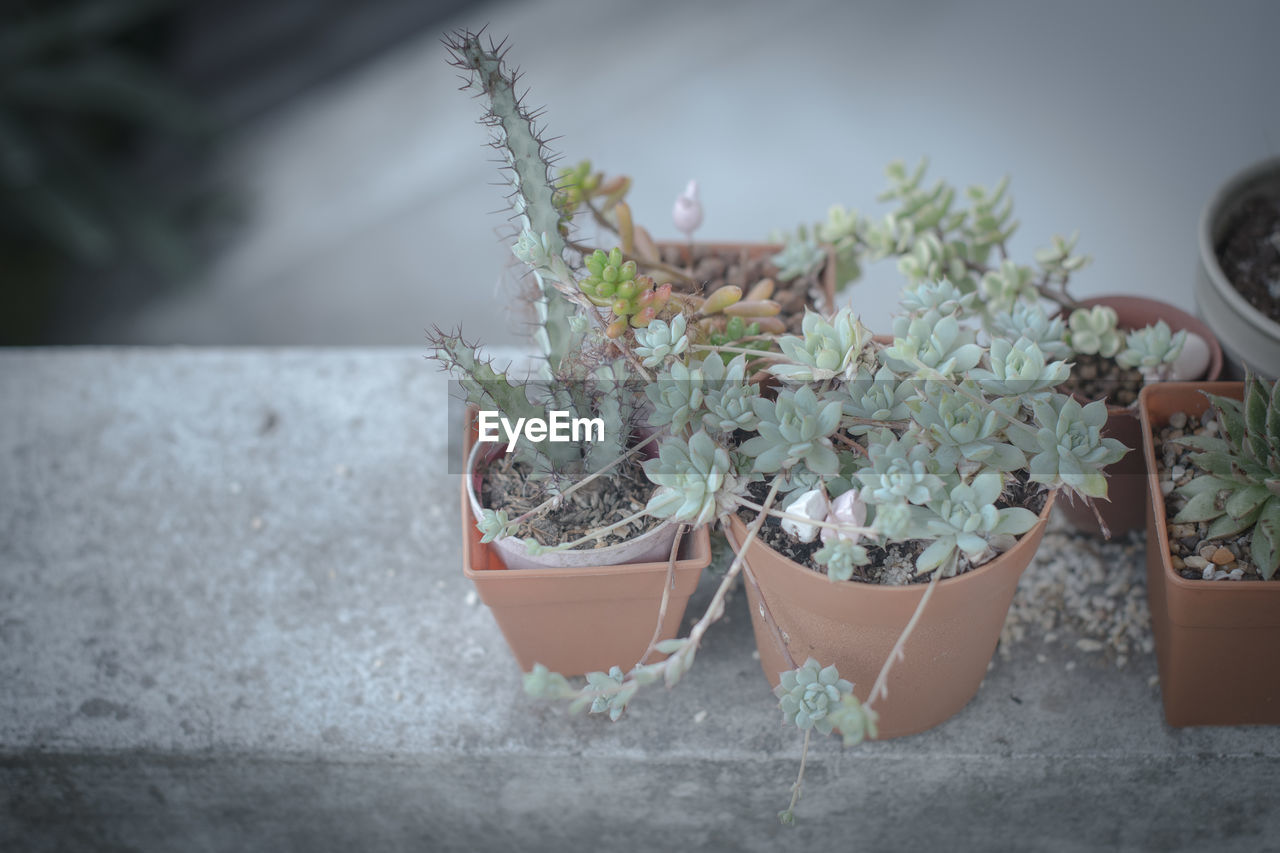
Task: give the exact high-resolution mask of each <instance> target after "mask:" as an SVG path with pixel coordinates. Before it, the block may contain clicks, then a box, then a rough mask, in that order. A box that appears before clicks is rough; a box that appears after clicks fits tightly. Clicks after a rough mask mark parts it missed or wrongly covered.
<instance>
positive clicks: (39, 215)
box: [0, 0, 206, 343]
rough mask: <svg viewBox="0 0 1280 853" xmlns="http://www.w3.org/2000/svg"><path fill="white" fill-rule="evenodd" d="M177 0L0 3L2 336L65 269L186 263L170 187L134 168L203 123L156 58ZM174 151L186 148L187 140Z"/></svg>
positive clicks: (44, 300) (161, 268)
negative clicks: (160, 144) (156, 146)
mask: <svg viewBox="0 0 1280 853" xmlns="http://www.w3.org/2000/svg"><path fill="white" fill-rule="evenodd" d="M176 5H177V4H175V3H174V0H16V2H15V0H0V298H2V299H3V302H0V336H2V337H0V340H2V341H3V342H5V343H29V342H33V341H30V340H24V338H29V337H30V333H29V332H28V331H26V329H28V328H29V327H30V326H31V325H32V324H33V323H38V322H39V320H38V317H37V316H36V315H38V313H39V312H40V311H41V310H43V309H44V308H46V307H47V305H48V303H49V302H50V299H51V297H50V294H49V293H48V291H49V289H50V288H51V287H52V282H53V281H56V280H57V279H58V278H59V277H60V276H62V275H64V274H66V272H67V271H68V270H75V269H85V268H91V269H100V268H105V267H107V266H110V265H114V264H118V263H121V262H130V263H133V264H138V265H141V266H143V267H145V268H148V269H149V270H151V271H153V272H154V273H156V274H157V275H161V276H174V275H180V274H181V273H182V272H184V271H186V270H188V269H189V266H190V264H189V248H188V243H187V240H186V239H185V238H184V237H183V235H182V232H181V230H180V229H179V227H178V224H177V221H176V218H175V216H174V211H173V209H172V207H173V205H174V200H173V198H172V197H171V196H172V194H171V193H169V192H167V191H166V189H167V188H165V187H160V186H155V185H151V186H148V185H147V184H148V182H146V181H142V180H139V179H138V174H139V169H137V168H136V167H137V165H138V163H139V160H140V159H141V155H142V154H143V153H145V152H146V151H147V150H148V149H149V147H150V146H151V144H152V143H153V142H154V141H156V140H157V139H161V138H163V139H177V140H181V141H183V142H184V143H190V142H191V141H193V140H195V139H198V138H199V137H200V136H202V135H203V134H204V132H205V130H206V121H205V118H204V116H203V115H202V114H201V111H200V109H199V107H198V105H197V104H196V103H195V102H194V101H193V100H192V99H190V98H189V97H187V96H186V95H185V94H184V93H183V92H182V91H181V90H180V88H179V87H177V86H175V85H174V84H173V83H172V82H171V81H170V80H169V79H168V75H167V73H166V72H165V70H164V68H163V62H162V60H163V58H164V55H165V50H166V47H167V41H168V38H167V37H168V28H169V26H170V25H171V24H172V21H173V15H172V12H173V11H174V10H175V7H176ZM184 153H185V149H184Z"/></svg>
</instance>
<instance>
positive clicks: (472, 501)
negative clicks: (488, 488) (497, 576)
mask: <svg viewBox="0 0 1280 853" xmlns="http://www.w3.org/2000/svg"><path fill="white" fill-rule="evenodd" d="M486 451H488V452H489V453H491V454H493V456H494V457H496V456H498V455H500V454H501V453H502V449H501V447H500V446H498V445H492V446H486V445H483V444H479V443H477V444H476V445H475V446H473V447H472V448H471V452H470V453H469V454H468V455H467V468H466V477H465V482H466V488H467V503H468V505H469V506H470V507H471V516H472V518H473V519H474V520H475V521H479V520H480V514H481V511H482V510H481V506H480V497H479V494H478V491H479V488H480V472H479V471H477V470H476V465H477V464H478V462H479V460H480V456H481V454H482V453H484V452H486ZM678 526H679V525H677V524H676V523H675V522H673V521H671V520H670V519H668V520H666V521H663V522H662V523H660V524H659V525H658V526H657V527H654V528H653V529H651V530H647V531H645V532H644V533H642V534H640V535H639V536H635V537H633V538H631V539H628V540H627V541H625V542H619V543H618V544H616V545H609V546H606V547H604V548H583V549H580V550H579V549H575V550H572V551H553V552H551V553H549V554H539V555H536V556H534V555H531V554H530V553H529V549H528V548H527V547H526V546H525V544H524V540H523V539H521V538H519V537H518V536H504V537H503V538H501V539H495V540H494V541H493V543H492V545H493V548H494V549H495V550H496V551H497V552H498V554H499V556H500V557H501V558H502V562H503V563H505V564H506V566H507V568H508V569H554V568H582V567H584V566H617V565H620V564H622V563H651V562H654V561H658V560H666V559H667V557H668V556H669V555H670V554H671V543H672V542H674V541H675V538H676V530H677V528H678Z"/></svg>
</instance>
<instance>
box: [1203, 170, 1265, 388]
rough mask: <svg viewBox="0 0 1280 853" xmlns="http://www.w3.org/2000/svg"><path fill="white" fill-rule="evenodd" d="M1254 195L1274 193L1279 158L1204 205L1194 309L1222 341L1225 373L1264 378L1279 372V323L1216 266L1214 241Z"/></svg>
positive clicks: (1242, 176)
mask: <svg viewBox="0 0 1280 853" xmlns="http://www.w3.org/2000/svg"><path fill="white" fill-rule="evenodd" d="M1255 195H1267V196H1270V197H1273V198H1274V197H1277V196H1280V157H1273V158H1271V159H1269V160H1265V161H1263V162H1261V163H1257V164H1255V165H1253V166H1250V167H1249V168H1247V169H1245V170H1244V171H1242V172H1240V173H1239V174H1237V175H1236V176H1234V177H1233V178H1232V179H1231V180H1229V181H1228V182H1227V183H1226V184H1225V185H1224V186H1223V187H1222V189H1220V190H1219V191H1218V192H1217V194H1216V195H1214V197H1213V198H1212V199H1211V200H1210V201H1209V203H1208V204H1207V205H1205V208H1204V212H1203V213H1202V214H1201V215H1200V227H1199V233H1198V235H1197V236H1198V240H1199V245H1200V270H1199V275H1198V276H1197V277H1196V307H1197V308H1198V309H1199V310H1200V314H1201V316H1203V317H1204V318H1205V321H1206V322H1207V323H1208V324H1209V326H1210V327H1211V328H1212V329H1213V330H1214V331H1215V332H1217V334H1218V337H1220V338H1221V339H1222V346H1223V348H1224V349H1225V350H1226V351H1227V363H1228V373H1229V375H1231V376H1232V377H1234V378H1237V379H1239V378H1242V377H1243V376H1244V366H1245V365H1246V364H1247V365H1249V366H1250V367H1251V368H1252V369H1253V371H1254V372H1255V373H1258V374H1261V375H1262V376H1265V377H1268V378H1270V379H1275V378H1277V376H1280V323H1277V322H1276V321H1275V320H1272V319H1271V318H1270V317H1267V316H1265V315H1264V314H1263V313H1262V312H1261V311H1259V310H1258V309H1257V308H1254V307H1253V306H1252V305H1250V304H1249V302H1248V301H1247V300H1246V299H1245V298H1244V297H1243V296H1241V295H1240V291H1238V290H1236V289H1235V287H1234V286H1233V285H1232V284H1231V282H1230V281H1229V280H1228V279H1227V276H1226V274H1225V273H1224V272H1223V271H1222V267H1221V266H1220V265H1219V264H1218V252H1217V245H1218V243H1219V241H1220V240H1221V239H1222V237H1223V235H1224V234H1225V232H1226V229H1227V226H1228V225H1229V224H1230V223H1231V221H1232V220H1233V219H1234V218H1235V215H1236V212H1237V211H1238V210H1239V209H1240V206H1241V205H1242V204H1243V203H1244V202H1245V201H1247V200H1248V199H1249V198H1251V197H1252V196H1255Z"/></svg>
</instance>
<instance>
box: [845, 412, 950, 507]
mask: <svg viewBox="0 0 1280 853" xmlns="http://www.w3.org/2000/svg"><path fill="white" fill-rule="evenodd" d="M868 439H869V440H868V442H867V456H868V458H869V459H870V462H871V464H870V465H868V466H866V467H864V468H862V469H861V470H859V471H858V473H857V478H858V480H859V481H860V482H861V483H862V486H863V491H862V494H863V496H864V498H866V499H867V500H870V501H871V502H872V503H875V504H892V503H897V502H898V501H900V500H901V501H906V502H909V503H913V504H916V505H917V506H923V505H925V504H927V503H929V502H930V501H932V500H934V499H935V498H938V497H940V496H941V495H942V494H944V493H945V489H946V486H947V483H946V481H945V480H944V479H943V476H942V474H944V473H946V472H945V471H942V470H941V469H940V467H939V465H938V462H937V460H936V458H935V457H934V454H933V452H932V448H931V447H930V446H929V445H928V444H926V443H925V442H923V441H921V440H920V439H919V437H918V436H917V435H916V434H915V433H906V434H904V435H902V436H901V437H899V436H896V435H894V433H893V432H892V431H890V430H887V429H882V430H880V431H879V433H877V434H874V435H869V436H868Z"/></svg>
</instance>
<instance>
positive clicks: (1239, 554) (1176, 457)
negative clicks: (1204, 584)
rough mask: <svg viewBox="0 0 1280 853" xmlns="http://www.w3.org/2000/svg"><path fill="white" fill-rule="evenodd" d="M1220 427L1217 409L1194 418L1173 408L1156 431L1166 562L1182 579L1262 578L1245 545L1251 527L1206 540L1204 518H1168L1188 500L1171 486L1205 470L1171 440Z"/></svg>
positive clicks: (1216, 431) (1216, 430)
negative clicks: (1179, 521)
mask: <svg viewBox="0 0 1280 853" xmlns="http://www.w3.org/2000/svg"><path fill="white" fill-rule="evenodd" d="M1221 429H1222V426H1221V424H1220V422H1219V419H1218V413H1217V411H1216V410H1214V409H1212V408H1210V409H1207V410H1206V411H1205V412H1204V414H1202V415H1200V416H1199V417H1197V416H1195V415H1188V413H1186V412H1174V413H1173V414H1171V415H1170V416H1169V423H1168V424H1167V425H1165V426H1164V427H1162V428H1160V429H1159V430H1158V431H1157V432H1156V436H1155V446H1156V447H1157V448H1158V449H1159V452H1158V453H1157V454H1156V471H1157V482H1159V483H1160V491H1161V492H1162V493H1163V495H1164V506H1165V524H1166V529H1167V531H1168V533H1169V561H1170V565H1171V566H1172V567H1173V570H1174V571H1176V572H1177V573H1178V574H1179V575H1181V576H1182V577H1184V578H1186V579H1187V580H1206V581H1240V580H1247V581H1248V580H1252V581H1256V580H1262V576H1261V574H1260V573H1259V572H1258V567H1257V565H1256V564H1255V563H1254V562H1253V555H1252V552H1251V551H1250V548H1249V541H1250V538H1251V533H1252V530H1251V529H1250V530H1246V531H1244V532H1243V533H1240V534H1237V535H1235V536H1224V537H1221V538H1218V539H1208V538H1206V536H1207V534H1208V532H1209V523H1208V522H1206V521H1200V522H1189V523H1185V524H1175V523H1174V522H1173V518H1174V517H1175V516H1177V514H1178V512H1179V511H1180V510H1181V509H1182V508H1183V507H1184V506H1186V503H1187V499H1186V498H1185V497H1183V496H1182V495H1179V494H1176V493H1175V491H1174V489H1175V488H1176V487H1177V486H1182V485H1186V484H1187V483H1189V482H1190V481H1191V480H1192V479H1194V478H1195V477H1197V476H1199V475H1200V474H1202V473H1204V472H1203V471H1201V470H1200V469H1199V468H1197V467H1196V466H1195V465H1193V464H1192V462H1191V456H1192V454H1194V453H1195V451H1194V450H1192V449H1191V448H1189V447H1185V446H1184V445H1181V444H1176V443H1174V441H1173V440H1174V439H1175V438H1181V437H1182V436H1184V435H1209V436H1214V435H1218V434H1219V432H1220V431H1221Z"/></svg>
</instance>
